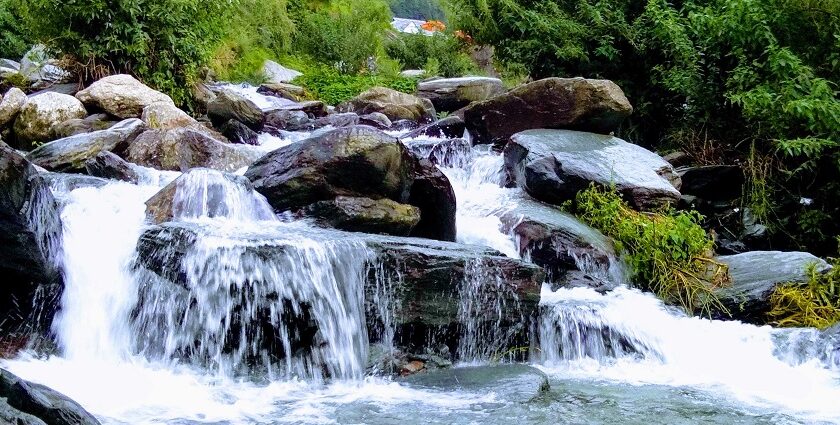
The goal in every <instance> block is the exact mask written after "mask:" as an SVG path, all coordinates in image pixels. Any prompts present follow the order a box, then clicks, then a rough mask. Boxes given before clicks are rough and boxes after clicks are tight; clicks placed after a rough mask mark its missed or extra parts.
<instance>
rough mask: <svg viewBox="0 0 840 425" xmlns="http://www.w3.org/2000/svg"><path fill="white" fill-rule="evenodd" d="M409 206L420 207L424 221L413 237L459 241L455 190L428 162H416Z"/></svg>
mask: <svg viewBox="0 0 840 425" xmlns="http://www.w3.org/2000/svg"><path fill="white" fill-rule="evenodd" d="M407 203H409V204H411V205H414V206H416V207H418V208H420V222H419V223H417V225H416V226H414V229H413V230H412V231H411V236H414V237H418V238H427V239H436V240H440V241H450V242H452V241H455V237H456V234H457V229H456V225H455V215H456V203H457V202H456V200H455V190H454V189H452V184H451V183H450V182H449V179H448V178H447V177H446V175H445V174H443V173H442V172H441V171H440V169H438V168H437V167H435V166H434V164H432V163H431V162H429V161H427V160H424V159H421V160H419V161H417V162H416V164H415V166H414V181H413V182H412V184H411V189H410V193H409V197H408V202H407Z"/></svg>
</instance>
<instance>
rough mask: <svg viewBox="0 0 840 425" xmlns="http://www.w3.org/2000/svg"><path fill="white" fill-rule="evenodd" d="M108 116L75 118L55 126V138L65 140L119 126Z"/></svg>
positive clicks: (96, 115)
mask: <svg viewBox="0 0 840 425" xmlns="http://www.w3.org/2000/svg"><path fill="white" fill-rule="evenodd" d="M118 122H119V121H114V120H113V118H111V116H110V115H108V114H93V115H90V116H88V117H85V118H73V119H71V120H67V121H64V122H62V123H60V124H58V125H56V126H53V137H55V138H56V139H63V138H65V137H70V136H75V135H77V134H83V133H92V132H94V131H99V130H107V129H109V128H111V127H113V126H114V125H115V124H117V123H118Z"/></svg>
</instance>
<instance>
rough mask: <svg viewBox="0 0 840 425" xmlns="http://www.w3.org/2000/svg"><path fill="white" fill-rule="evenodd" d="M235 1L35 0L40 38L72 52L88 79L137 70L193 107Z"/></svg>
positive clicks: (31, 11)
mask: <svg viewBox="0 0 840 425" xmlns="http://www.w3.org/2000/svg"><path fill="white" fill-rule="evenodd" d="M236 4H238V3H237V0H231V1H230V2H228V1H225V2H204V1H200V0H126V1H119V2H104V1H100V0H77V1H63V0H29V1H28V11H27V14H28V19H27V23H28V25H30V26H31V28H32V31H33V33H34V34H35V35H36V36H37V38H38V39H40V40H42V41H44V42H47V43H48V45H49V47H51V48H52V49H54V50H55V51H56V52H60V53H63V54H65V55H67V60H66V61H65V65H67V64H70V65H75V66H73V67H72V68H73V70H74V71H77V74H79V75H80V76H81V77H82V78H83V79H85V80H92V79H95V78H97V77H100V76H102V75H103V74H108V73H129V74H133V75H136V76H138V77H140V78H141V79H142V80H143V81H144V82H145V83H147V84H149V85H150V86H152V87H155V88H157V89H159V90H162V91H165V92H167V93H168V94H170V95H171V96H172V97H173V99H174V100H175V101H176V102H179V103H182V104H183V103H188V102H189V101H190V99H191V97H190V86H191V84H192V83H193V81H194V80H195V79H196V77H197V74H198V71H199V69H200V67H201V66H202V65H204V64H205V63H206V62H207V60H208V59H209V58H210V56H211V55H212V53H213V51H214V49H215V47H216V46H217V43H218V42H219V41H220V40H221V39H222V38H223V37H224V35H225V28H226V26H227V24H228V23H229V22H228V21H227V19H226V18H227V17H228V16H229V13H230V12H231V5H236Z"/></svg>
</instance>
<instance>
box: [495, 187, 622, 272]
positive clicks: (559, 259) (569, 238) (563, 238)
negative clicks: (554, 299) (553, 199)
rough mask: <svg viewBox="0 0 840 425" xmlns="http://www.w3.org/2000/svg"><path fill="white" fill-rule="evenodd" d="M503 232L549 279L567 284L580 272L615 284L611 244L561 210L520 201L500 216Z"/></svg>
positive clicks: (524, 200) (613, 250)
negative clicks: (511, 236) (513, 239)
mask: <svg viewBox="0 0 840 425" xmlns="http://www.w3.org/2000/svg"><path fill="white" fill-rule="evenodd" d="M500 219H501V222H502V225H503V227H502V230H503V231H505V232H508V233H510V234H511V235H513V236H514V238H515V241H516V246H517V247H518V249H519V254H520V255H521V256H522V258H528V259H529V260H530V261H531V262H533V263H534V264H536V265H538V266H541V267H542V268H543V269H544V270H545V271H546V272H547V274H548V277H549V280H551V281H552V282H554V283H558V284H564V283H567V282H568V281H570V280H574V279H573V278H574V277H576V276H577V274H575V273H572V274H570V273H569V272H573V271H579V272H584V273H588V274H590V275H592V277H593V279H595V280H597V281H599V282H608V281H616V282H613V284H618V282H617V281H620V279H611V278H614V276H612V273H614V272H616V271H617V270H614V269H613V267H615V265H614V264H613V263H614V261H616V260H615V259H616V258H617V254H616V251H615V248H614V247H613V244H612V241H611V240H610V239H609V238H607V237H606V236H604V235H603V234H602V233H601V232H599V231H597V230H595V229H593V228H591V227H589V226H587V225H586V224H584V223H582V222H580V220H578V219H576V218H575V217H573V216H571V215H569V214H566V213H565V212H563V211H561V210H560V209H558V208H556V207H554V206H551V205H546V204H543V203H541V202H537V201H532V200H529V199H519V200H517V201H516V203H515V206H514V207H512V208H510V209H508V210H506V211H505V212H504V213H503V214H502V215H501V216H500Z"/></svg>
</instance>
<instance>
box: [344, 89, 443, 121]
mask: <svg viewBox="0 0 840 425" xmlns="http://www.w3.org/2000/svg"><path fill="white" fill-rule="evenodd" d="M338 109H339V111H341V112H355V113H357V114H359V115H365V114H370V113H373V112H380V113H382V114H385V116H387V117H388V119H390V120H391V121H398V120H412V121H418V122H430V121H432V120H433V119H434V118H435V107H434V106H433V105H432V102H431V101H429V100H428V99H422V98H419V97H416V96H412V95H410V94H405V93H402V92H398V91H396V90H393V89H389V88H385V87H374V88H372V89H370V90H368V91H366V92H363V93H361V94H359V95H358V96H356V97H354V98H353V99H350V100H349V101H347V102H345V103H343V104H341V105H339V106H338Z"/></svg>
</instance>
